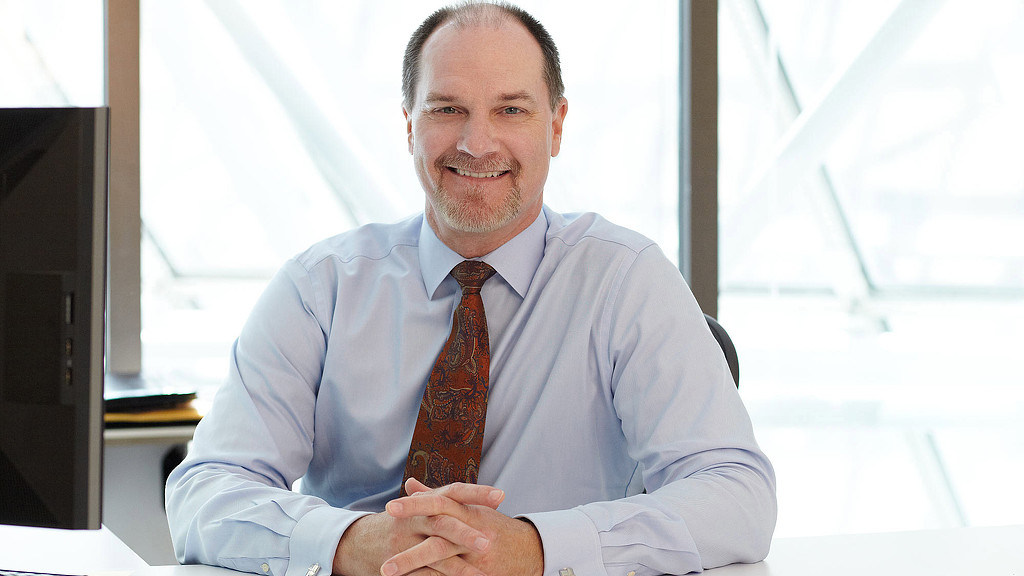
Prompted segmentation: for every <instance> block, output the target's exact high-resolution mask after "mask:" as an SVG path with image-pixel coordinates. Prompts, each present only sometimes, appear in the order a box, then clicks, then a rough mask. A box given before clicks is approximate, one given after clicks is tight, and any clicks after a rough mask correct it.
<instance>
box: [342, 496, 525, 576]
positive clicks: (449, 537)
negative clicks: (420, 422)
mask: <svg viewBox="0 0 1024 576" xmlns="http://www.w3.org/2000/svg"><path fill="white" fill-rule="evenodd" d="M405 491H406V493H407V494H409V495H408V496H405V497H403V498H397V499H395V500H392V501H391V502H388V504H387V507H386V510H385V511H384V512H381V513H378V514H371V515H369V516H364V517H362V518H360V519H358V520H356V521H355V522H353V523H352V525H351V526H349V528H348V530H346V531H345V534H344V535H343V536H342V538H341V542H340V543H339V544H338V551H337V553H336V554H335V557H334V567H333V568H334V573H335V574H342V575H344V576H371V575H377V574H380V575H382V576H404V575H407V574H410V575H421V574H422V575H426V574H443V575H445V576H504V575H515V576H524V575H525V576H540V574H541V573H542V571H543V565H544V556H543V549H542V547H541V541H540V536H539V535H538V534H537V530H536V529H535V528H534V527H533V525H532V524H530V523H529V522H527V521H524V520H518V519H514V518H509V517H508V516H505V515H504V514H502V513H501V512H498V511H497V508H498V505H499V504H501V502H502V500H503V499H504V498H505V493H504V492H502V491H501V490H498V489H497V488H494V487H491V486H484V485H480V484H462V483H456V484H449V485H447V486H442V487H441V488H436V489H431V488H428V487H427V486H424V485H423V484H422V483H420V482H418V481H417V480H415V479H412V478H410V479H409V480H408V481H406V484H405Z"/></svg>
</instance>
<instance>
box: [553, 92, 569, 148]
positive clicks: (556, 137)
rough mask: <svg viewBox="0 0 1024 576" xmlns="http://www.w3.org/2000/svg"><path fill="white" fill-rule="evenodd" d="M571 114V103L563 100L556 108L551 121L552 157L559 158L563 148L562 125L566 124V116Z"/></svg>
mask: <svg viewBox="0 0 1024 576" xmlns="http://www.w3.org/2000/svg"><path fill="white" fill-rule="evenodd" d="M568 112H569V101H568V100H566V99H565V98H562V99H561V100H559V101H558V106H556V107H555V110H554V115H553V117H552V119H551V157H552V158H554V157H555V156H558V151H559V150H560V149H561V148H562V123H563V122H565V115H566V114H567V113H568Z"/></svg>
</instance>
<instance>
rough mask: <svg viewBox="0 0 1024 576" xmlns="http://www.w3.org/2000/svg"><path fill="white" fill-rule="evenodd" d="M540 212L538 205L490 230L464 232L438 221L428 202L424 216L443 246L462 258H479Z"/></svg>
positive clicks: (495, 248)
mask: <svg viewBox="0 0 1024 576" xmlns="http://www.w3.org/2000/svg"><path fill="white" fill-rule="evenodd" d="M539 214H540V206H539V205H538V206H537V208H536V209H534V210H530V211H528V212H523V213H521V214H519V216H518V217H516V219H515V220H513V221H512V222H510V223H508V224H507V225H506V226H503V227H502V228H500V229H498V230H494V231H491V232H464V231H461V230H455V229H453V228H449V227H447V226H445V225H444V224H442V223H441V222H439V220H438V218H437V215H436V214H434V212H433V210H431V209H430V206H429V204H428V206H427V209H426V210H425V211H424V216H425V218H426V219H427V223H428V224H430V228H431V229H432V230H433V231H434V234H436V235H437V238H438V239H439V240H440V241H441V242H443V243H444V245H445V246H447V247H449V248H451V249H452V250H454V251H455V252H457V253H458V254H459V255H460V256H462V257H463V258H479V257H480V256H485V255H487V254H490V253H491V252H494V251H495V250H497V249H498V248H500V247H501V246H502V245H504V244H505V243H506V242H508V241H509V240H511V239H513V238H515V237H516V235H518V234H519V233H520V232H522V231H523V230H526V229H527V228H528V227H529V226H530V224H532V223H533V221H534V220H536V219H537V216H538V215H539Z"/></svg>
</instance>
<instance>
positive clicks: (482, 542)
mask: <svg viewBox="0 0 1024 576" xmlns="http://www.w3.org/2000/svg"><path fill="white" fill-rule="evenodd" d="M490 543H491V541H490V540H488V539H487V538H484V537H483V536H481V537H480V538H477V539H476V541H475V542H473V545H474V546H476V549H477V550H478V551H480V552H483V551H484V550H487V546H488V545H489V544H490Z"/></svg>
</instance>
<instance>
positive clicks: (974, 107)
mask: <svg viewBox="0 0 1024 576" xmlns="http://www.w3.org/2000/svg"><path fill="white" fill-rule="evenodd" d="M1022 29H1024V4H1021V3H1020V2H1018V1H1016V0H992V1H990V2H983V3H978V2H971V1H969V0H948V1H946V2H933V1H931V0H924V1H919V0H904V1H902V2H899V1H895V0H873V1H869V2H864V1H848V0H831V1H828V2H819V1H813V0H806V1H801V0H760V1H757V0H722V2H721V4H720V23H719V32H720V37H719V42H720V44H719V50H720V60H719V66H720V76H721V82H720V115H719V117H720V119H721V124H720V145H721V166H720V169H721V173H720V178H721V180H720V194H721V197H720V209H721V211H720V214H719V217H720V224H721V234H720V242H721V246H720V257H721V275H720V285H721V291H722V293H721V299H720V308H719V310H720V316H721V320H722V321H723V324H725V325H726V326H727V327H728V328H729V330H730V332H731V334H733V336H734V338H735V340H736V342H737V347H738V348H739V350H740V357H741V364H742V366H743V384H742V386H741V391H742V393H743V396H744V399H745V401H746V402H747V404H748V406H749V407H750V409H751V412H752V416H753V417H754V420H755V424H756V425H757V426H758V427H759V430H763V431H764V433H763V434H762V439H763V440H764V442H765V445H766V449H767V450H768V452H769V455H770V456H776V461H777V462H776V463H777V464H778V466H779V475H780V481H779V485H780V511H781V512H780V518H779V534H780V535H793V534H814V533H827V532H842V531H864V530H867V531H879V530H886V529H914V528H927V527H939V526H956V525H963V524H974V523H979V522H980V523H1020V522H1021V521H1024V504H1017V502H1024V501H1021V500H1020V499H1019V498H1010V497H1009V494H1011V493H1007V492H1002V493H1000V492H998V491H993V490H991V484H990V483H988V482H986V481H983V480H982V477H981V476H980V475H979V474H977V473H976V472H972V471H971V469H970V467H969V466H968V465H966V464H965V463H968V462H973V463H977V462H978V458H977V453H978V452H977V450H978V449H979V448H982V447H984V452H981V453H984V454H985V455H986V462H987V464H988V468H987V469H986V474H985V476H991V475H995V476H1001V475H1003V474H1007V475H1011V476H1012V475H1013V474H1015V473H1016V472H1017V471H1019V470H1020V463H1021V462H1022V461H1024V445H1022V444H1021V443H1020V442H1019V440H1018V441H1000V442H991V441H990V439H992V438H1017V439H1019V438H1022V437H1024V435H1022V433H1021V432H1022V431H1024V375H1022V374H1024V372H1022V370H1021V364H1020V362H1019V361H1018V360H1015V358H1017V357H1018V356H1019V353H1018V352H1017V348H1019V347H1020V343H1021V342H1022V341H1024V328H1022V326H1024V273H1022V271H1024V163H1022V162H1021V160H1020V158H1021V156H1022V154H1024V108H1022V107H1021V102H1024V81H1022V78H1024V76H1022V75H1021V72H1020V70H1021V64H1022V63H1024V36H1022V35H1021V34H1020V33H1019V32H1020V30H1022ZM965 428H969V429H970V431H969V432H965V431H964V429H965ZM825 438H827V439H828V441H827V442H825V441H824V440H823V439H825ZM982 445H983V446H982ZM972 451H974V453H973V454H972ZM842 454H848V455H852V456H854V457H855V459H856V462H857V464H856V465H853V464H852V463H851V461H850V460H848V459H844V458H843V457H842ZM836 459H839V460H841V461H842V462H843V464H842V465H823V463H825V462H829V461H835V460H836ZM896 463H899V465H898V466H897V465H896ZM908 464H910V466H909V468H907V465H908ZM872 478H878V479H881V480H883V481H880V482H878V483H877V484H878V485H877V486H876V487H875V488H868V487H867V486H868V485H870V484H872V482H873V481H872V480H871V479H872ZM823 501H832V502H840V503H844V504H843V505H838V506H835V507H831V508H827V509H826V508H822V507H821V506H820V503H821V502H823Z"/></svg>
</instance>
